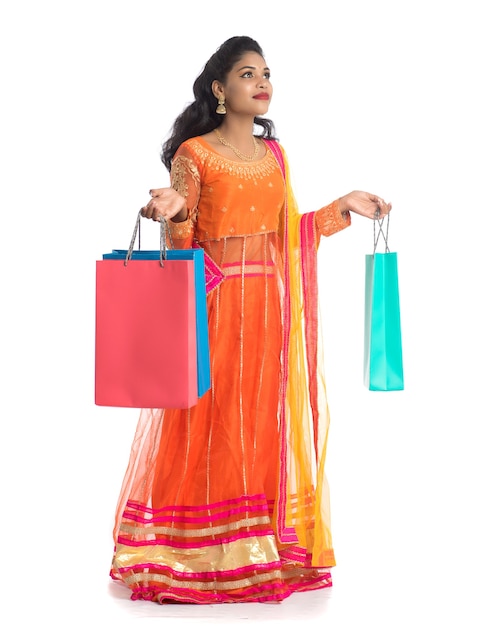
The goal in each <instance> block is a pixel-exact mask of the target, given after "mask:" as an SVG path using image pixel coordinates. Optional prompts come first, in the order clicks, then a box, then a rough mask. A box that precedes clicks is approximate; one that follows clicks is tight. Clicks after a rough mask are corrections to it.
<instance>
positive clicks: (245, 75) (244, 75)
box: [241, 71, 254, 78]
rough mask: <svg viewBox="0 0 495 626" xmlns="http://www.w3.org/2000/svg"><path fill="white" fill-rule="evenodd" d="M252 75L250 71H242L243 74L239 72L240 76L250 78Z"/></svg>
mask: <svg viewBox="0 0 495 626" xmlns="http://www.w3.org/2000/svg"><path fill="white" fill-rule="evenodd" d="M253 76H254V74H253V72H251V71H249V72H244V74H241V78H252V77H253Z"/></svg>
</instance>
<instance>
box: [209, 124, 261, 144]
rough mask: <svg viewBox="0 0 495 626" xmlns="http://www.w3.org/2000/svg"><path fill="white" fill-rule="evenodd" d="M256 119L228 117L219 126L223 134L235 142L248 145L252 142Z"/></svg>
mask: <svg viewBox="0 0 495 626" xmlns="http://www.w3.org/2000/svg"><path fill="white" fill-rule="evenodd" d="M253 124H254V120H253V118H252V117H247V118H246V117H244V118H241V119H239V118H235V119H226V120H225V121H223V122H222V124H221V125H220V126H219V127H218V130H219V131H220V132H221V133H222V135H223V136H224V137H225V138H226V139H228V140H229V141H231V142H232V143H234V144H236V145H237V144H240V145H239V147H240V146H241V145H244V147H248V146H249V145H251V144H252V139H251V137H252V135H253Z"/></svg>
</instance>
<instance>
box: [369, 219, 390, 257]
mask: <svg viewBox="0 0 495 626" xmlns="http://www.w3.org/2000/svg"><path fill="white" fill-rule="evenodd" d="M379 215H380V209H377V210H376V213H375V219H374V220H373V254H375V252H376V248H377V246H378V241H379V240H380V235H381V236H382V237H383V241H384V242H385V252H390V248H389V247H388V225H389V221H390V214H389V213H387V215H386V218H387V226H386V232H383V223H384V221H385V217H382V219H381V220H380V219H378V216H379ZM377 224H378V233H377V232H376V225H377Z"/></svg>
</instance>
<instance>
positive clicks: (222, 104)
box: [216, 96, 227, 115]
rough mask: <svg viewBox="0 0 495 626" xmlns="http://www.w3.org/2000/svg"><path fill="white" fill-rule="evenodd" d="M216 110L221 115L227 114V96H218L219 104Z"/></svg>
mask: <svg viewBox="0 0 495 626" xmlns="http://www.w3.org/2000/svg"><path fill="white" fill-rule="evenodd" d="M216 112H217V113H219V114H220V115H225V113H227V109H226V108H225V98H224V97H223V96H220V98H218V106H217V108H216Z"/></svg>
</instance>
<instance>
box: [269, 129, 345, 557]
mask: <svg viewBox="0 0 495 626" xmlns="http://www.w3.org/2000/svg"><path fill="white" fill-rule="evenodd" d="M266 143H267V144H268V146H269V147H270V149H271V150H272V151H273V153H274V154H275V156H276V158H277V161H278V163H279V165H280V167H281V169H282V173H283V174H284V178H285V183H286V210H285V215H284V224H283V225H281V226H282V227H281V233H282V234H283V239H284V277H283V278H284V294H283V332H284V335H283V353H282V385H281V408H280V416H279V421H280V435H281V462H280V473H279V487H280V489H279V501H278V503H277V506H276V515H277V520H276V523H277V534H278V539H279V541H280V542H281V543H283V544H285V543H287V544H291V543H293V542H297V543H298V544H299V545H300V546H301V547H303V548H304V549H305V550H306V552H307V554H308V556H309V555H311V564H312V565H313V566H316V567H330V566H333V565H335V558H334V552H333V548H332V535H331V531H330V502H329V493H328V486H327V481H326V477H325V458H326V450H327V440H328V430H329V425H330V414H329V410H328V405H327V400H326V389H325V383H324V367H323V352H322V345H321V340H320V328H319V326H320V320H319V316H318V282H317V250H318V244H319V239H320V237H319V233H318V231H317V229H316V223H315V213H314V212H311V213H302V214H301V213H299V212H298V208H297V204H296V201H295V198H294V195H293V192H292V188H291V184H290V175H289V169H288V164H287V160H286V158H285V154H284V152H283V149H282V148H281V147H280V146H279V144H278V143H277V142H275V141H266Z"/></svg>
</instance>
